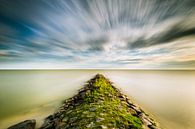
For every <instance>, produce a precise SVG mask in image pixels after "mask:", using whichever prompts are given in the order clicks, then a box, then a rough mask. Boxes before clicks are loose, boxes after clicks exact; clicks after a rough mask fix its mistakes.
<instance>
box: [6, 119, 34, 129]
mask: <svg viewBox="0 0 195 129" xmlns="http://www.w3.org/2000/svg"><path fill="white" fill-rule="evenodd" d="M35 125H36V120H34V119H33V120H25V121H23V122H20V123H18V124H16V125H13V126H11V127H9V128H8V129H35Z"/></svg>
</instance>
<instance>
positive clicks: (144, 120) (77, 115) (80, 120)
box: [40, 74, 159, 129]
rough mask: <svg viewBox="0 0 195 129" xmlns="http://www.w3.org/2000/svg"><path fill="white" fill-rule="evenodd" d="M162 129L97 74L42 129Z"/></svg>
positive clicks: (47, 119)
mask: <svg viewBox="0 0 195 129" xmlns="http://www.w3.org/2000/svg"><path fill="white" fill-rule="evenodd" d="M85 128H91V129H92V128H94V129H158V128H159V127H157V125H156V123H155V122H154V120H153V119H151V118H150V117H149V116H148V115H147V114H146V113H145V112H144V111H143V110H142V109H140V108H139V107H138V106H136V105H135V104H133V103H132V101H131V100H130V99H129V98H128V97H127V96H126V95H124V94H123V93H121V91H120V90H119V89H117V88H116V87H114V86H113V84H112V83H111V82H110V81H109V80H108V79H106V78H105V77H104V76H103V75H101V74H97V75H96V76H95V77H94V78H93V79H91V80H89V81H88V82H87V83H86V85H85V86H84V87H83V88H82V89H80V90H79V92H78V94H77V95H75V96H73V97H72V98H69V99H67V100H65V101H64V102H63V105H62V106H61V107H60V108H59V110H58V111H57V112H56V113H54V114H53V115H50V116H48V117H47V118H46V119H45V121H44V124H43V125H42V126H41V128H40V129H85Z"/></svg>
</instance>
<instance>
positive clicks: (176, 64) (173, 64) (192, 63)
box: [162, 60, 195, 68]
mask: <svg viewBox="0 0 195 129" xmlns="http://www.w3.org/2000/svg"><path fill="white" fill-rule="evenodd" d="M162 66H163V67H167V68H186V67H187V68H194V67H195V60H187V61H169V62H164V63H163V64H162Z"/></svg>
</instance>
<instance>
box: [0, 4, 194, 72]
mask: <svg viewBox="0 0 195 129" xmlns="http://www.w3.org/2000/svg"><path fill="white" fill-rule="evenodd" d="M194 60H195V5H194V1H193V0H185V1H184V0H172V1H168V0H164V1H162V0H68V1H66V0H56V1H52V0H28V1H25V0H14V1H12V0H2V1H1V3H0V68H132V69H134V68H140V69H144V68H146V69H147V68H149V69H156V68H157V69H161V68H163V69H169V68H171V69H172V68H174V69H177V68H179V69H188V68H190V69H194V68H195V66H194Z"/></svg>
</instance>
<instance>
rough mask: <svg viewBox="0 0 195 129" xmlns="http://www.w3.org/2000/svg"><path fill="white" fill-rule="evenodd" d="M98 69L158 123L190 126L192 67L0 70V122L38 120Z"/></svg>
mask: <svg viewBox="0 0 195 129" xmlns="http://www.w3.org/2000/svg"><path fill="white" fill-rule="evenodd" d="M97 73H102V74H104V75H105V76H106V77H108V78H109V79H110V80H111V81H112V82H114V84H115V85H116V86H117V87H118V88H120V89H121V90H122V91H123V92H125V93H126V94H128V95H129V96H130V97H131V98H132V99H133V100H134V101H135V102H136V103H137V104H139V105H140V106H141V107H143V108H144V109H145V110H146V111H147V112H149V113H150V114H151V115H153V117H154V118H155V119H156V120H157V121H158V122H159V123H160V125H161V126H162V127H163V128H166V129H194V128H195V71H143V70H137V71H136V70H133V71H132V70H9V71H7V70H2V71H0V128H1V129H4V128H6V127H8V126H10V125H12V124H15V123H17V122H20V121H22V120H26V119H33V118H35V119H36V120H38V121H39V122H38V125H40V124H41V121H42V120H43V118H45V117H46V116H47V115H49V114H51V113H53V112H54V111H55V110H56V109H57V107H59V106H60V104H61V102H62V100H64V99H66V98H68V97H71V96H73V95H74V94H76V93H77V90H78V89H79V88H81V87H82V85H84V84H85V82H86V81H87V80H89V79H90V78H92V77H93V76H94V75H95V74H97Z"/></svg>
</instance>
